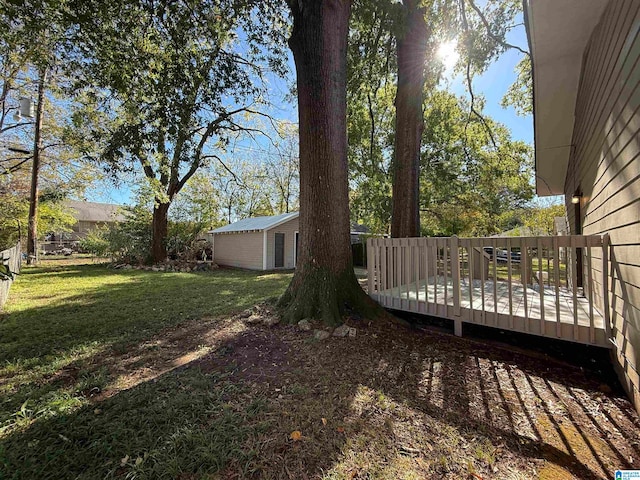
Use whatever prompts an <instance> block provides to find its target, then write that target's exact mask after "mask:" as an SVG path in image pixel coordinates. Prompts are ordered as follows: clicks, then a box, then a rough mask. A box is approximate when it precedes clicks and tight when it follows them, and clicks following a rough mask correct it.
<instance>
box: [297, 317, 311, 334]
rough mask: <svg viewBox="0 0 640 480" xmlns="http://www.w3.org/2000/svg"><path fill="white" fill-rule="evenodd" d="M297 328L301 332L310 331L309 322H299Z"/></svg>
mask: <svg viewBox="0 0 640 480" xmlns="http://www.w3.org/2000/svg"><path fill="white" fill-rule="evenodd" d="M298 328H299V329H300V330H302V331H303V332H308V331H309V330H311V322H310V321H309V320H307V319H306V318H305V319H304V320H300V321H299V322H298Z"/></svg>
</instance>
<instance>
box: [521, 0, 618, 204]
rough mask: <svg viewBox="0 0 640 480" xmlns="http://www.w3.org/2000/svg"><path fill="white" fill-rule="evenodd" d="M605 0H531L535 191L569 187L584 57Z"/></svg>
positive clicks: (528, 0) (549, 192) (527, 8)
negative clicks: (570, 162) (566, 178)
mask: <svg viewBox="0 0 640 480" xmlns="http://www.w3.org/2000/svg"><path fill="white" fill-rule="evenodd" d="M608 3H609V2H606V1H604V0H562V1H559V0H526V2H525V9H524V10H525V24H526V27H527V36H528V37H529V46H530V49H531V55H532V59H533V60H532V67H533V117H534V133H535V152H536V154H535V155H536V156H535V163H536V191H537V193H538V195H541V196H544V195H559V194H562V193H564V183H565V176H566V173H567V166H568V164H569V157H570V155H571V143H572V137H573V124H574V113H575V108H576V98H577V95H578V86H579V82H580V75H581V71H582V57H583V54H584V51H585V48H586V45H587V42H588V41H589V38H590V37H591V33H592V32H593V29H594V28H595V26H596V25H597V24H598V21H599V20H600V17H601V15H602V12H603V11H604V8H605V7H606V6H607V4H608Z"/></svg>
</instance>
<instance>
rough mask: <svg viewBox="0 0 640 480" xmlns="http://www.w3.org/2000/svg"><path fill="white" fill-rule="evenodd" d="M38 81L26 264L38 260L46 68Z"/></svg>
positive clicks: (42, 69)
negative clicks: (39, 189) (39, 180)
mask: <svg viewBox="0 0 640 480" xmlns="http://www.w3.org/2000/svg"><path fill="white" fill-rule="evenodd" d="M39 73H40V81H39V82H38V105H37V106H36V121H35V134H34V139H33V166H32V168H31V194H30V196H29V230H28V233H27V265H31V264H32V263H35V262H37V260H38V245H37V239H38V177H39V176H40V153H41V150H42V141H41V138H40V137H41V132H42V117H43V114H44V88H45V82H46V77H47V68H46V67H43V68H41V69H40V72H39Z"/></svg>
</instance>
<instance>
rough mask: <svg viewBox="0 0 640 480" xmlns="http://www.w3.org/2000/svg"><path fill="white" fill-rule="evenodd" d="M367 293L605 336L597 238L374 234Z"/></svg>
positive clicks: (458, 320)
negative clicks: (382, 235)
mask: <svg viewBox="0 0 640 480" xmlns="http://www.w3.org/2000/svg"><path fill="white" fill-rule="evenodd" d="M367 248H368V252H367V255H368V286H369V294H370V295H371V296H372V297H373V298H374V299H376V300H377V301H378V302H380V303H381V304H382V305H383V306H385V307H388V308H394V309H399V310H407V311H413V312H417V313H424V314H430V315H435V316H440V317H445V318H450V319H453V320H454V323H455V326H456V333H457V334H461V328H462V322H463V321H465V322H471V323H477V324H482V325H488V326H495V327H500V328H506V329H510V330H516V331H522V332H525V333H533V334H538V335H544V336H553V337H557V338H566V339H569V340H574V341H578V342H583V343H590V344H603V343H605V344H606V343H607V339H608V338H609V318H608V311H609V309H608V295H607V294H606V292H607V291H608V255H607V239H606V237H601V236H585V235H571V236H554V237H488V238H458V237H444V238H427V237H421V238H372V239H369V240H368V241H367Z"/></svg>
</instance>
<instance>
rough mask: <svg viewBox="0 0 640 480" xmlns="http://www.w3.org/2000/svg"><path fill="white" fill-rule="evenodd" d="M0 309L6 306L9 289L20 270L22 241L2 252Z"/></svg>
mask: <svg viewBox="0 0 640 480" xmlns="http://www.w3.org/2000/svg"><path fill="white" fill-rule="evenodd" d="M0 264H1V266H0V310H1V309H2V307H4V304H5V302H6V301H7V299H8V298H9V289H10V288H11V284H12V283H13V280H14V279H15V275H16V274H18V273H19V272H20V266H21V265H22V257H21V252H20V243H19V242H18V243H17V244H16V246H15V247H12V248H9V249H7V250H3V251H2V252H0Z"/></svg>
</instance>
